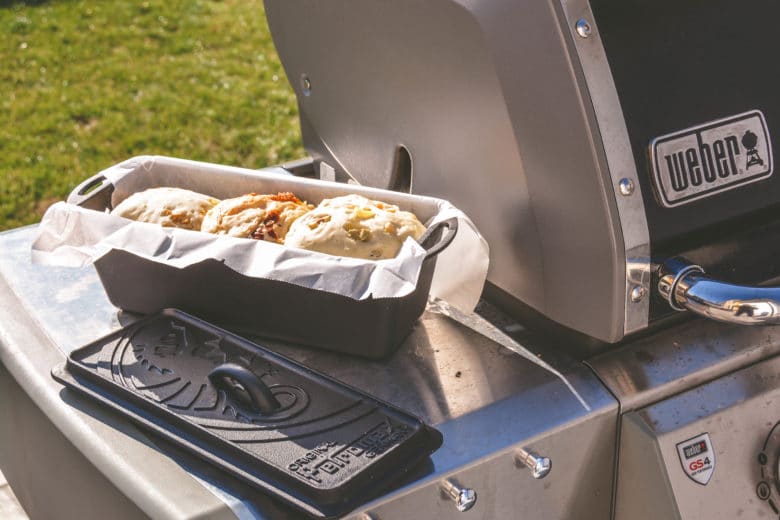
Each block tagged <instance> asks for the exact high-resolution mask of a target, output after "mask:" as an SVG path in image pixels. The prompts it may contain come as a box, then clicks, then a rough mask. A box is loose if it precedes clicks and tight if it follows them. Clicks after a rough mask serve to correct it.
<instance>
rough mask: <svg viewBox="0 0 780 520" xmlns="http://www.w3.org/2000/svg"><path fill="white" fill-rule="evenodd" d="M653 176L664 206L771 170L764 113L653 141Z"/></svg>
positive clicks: (745, 181)
mask: <svg viewBox="0 0 780 520" xmlns="http://www.w3.org/2000/svg"><path fill="white" fill-rule="evenodd" d="M650 152H651V159H652V165H653V181H654V183H655V189H656V193H657V194H658V199H659V201H660V202H661V204H663V205H664V206H665V207H667V208H671V207H674V206H679V205H681V204H686V203H688V202H691V201H694V200H697V199H701V198H704V197H709V196H710V195H714V194H716V193H718V192H721V191H725V190H730V189H732V188H737V187H739V186H743V185H745V184H748V183H751V182H755V181H758V180H761V179H765V178H767V177H769V176H770V175H772V172H773V167H774V165H773V162H772V144H771V141H770V139H769V130H768V129H767V126H766V120H765V119H764V114H762V113H761V112H760V111H758V110H752V111H750V112H745V113H743V114H739V115H736V116H732V117H727V118H724V119H719V120H717V121H711V122H709V123H705V124H702V125H698V126H694V127H692V128H688V129H686V130H681V131H679V132H674V133H671V134H667V135H664V136H661V137H658V138H656V139H654V140H653V142H652V144H651V145H650Z"/></svg>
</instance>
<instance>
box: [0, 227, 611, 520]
mask: <svg viewBox="0 0 780 520" xmlns="http://www.w3.org/2000/svg"><path fill="white" fill-rule="evenodd" d="M35 231H36V228H35V227H31V228H26V229H20V230H15V231H12V232H8V233H4V234H0V249H2V251H3V255H2V256H0V285H2V287H4V289H3V290H2V291H0V308H2V309H3V311H4V313H5V314H4V318H3V320H0V358H2V361H3V363H4V364H5V366H6V367H7V368H8V370H9V372H10V374H11V376H12V377H13V378H14V379H15V380H16V381H17V382H18V384H19V385H20V386H21V387H22V388H23V389H24V391H26V392H28V393H30V394H31V396H32V397H33V400H34V402H35V404H36V406H38V407H39V408H40V409H41V411H42V412H44V413H45V414H46V415H47V416H48V417H49V419H50V420H51V424H52V426H53V428H54V429H56V430H58V431H60V432H62V434H63V435H64V436H66V437H68V439H69V440H70V441H71V442H73V445H74V448H70V449H72V450H73V449H75V450H77V451H78V452H81V453H84V454H85V456H87V457H89V460H90V463H91V464H92V465H93V466H94V468H95V469H96V470H97V475H99V476H100V477H101V478H102V479H104V480H105V481H106V482H114V483H116V485H117V487H118V488H119V489H121V490H122V492H123V493H124V494H125V496H127V497H128V498H129V499H130V500H131V501H132V502H133V503H134V504H137V505H138V507H140V508H142V509H143V510H144V511H147V512H148V513H149V514H150V515H151V516H155V517H160V518H167V517H172V516H176V517H179V518H186V517H195V516H197V514H198V513H196V511H200V513H203V511H211V512H215V514H216V512H221V514H234V513H235V511H236V509H235V508H236V507H239V506H241V507H244V508H245V510H247V511H250V512H251V513H252V514H257V515H261V516H263V517H268V518H276V517H283V516H285V515H289V514H290V512H289V511H288V510H286V509H285V508H283V507H281V506H279V505H278V504H275V503H273V502H271V501H270V500H268V499H266V498H264V497H263V496H262V495H259V494H257V493H252V492H250V491H248V490H247V489H245V488H243V487H241V486H239V485H238V484H237V483H236V482H234V481H232V480H230V479H226V478H225V477H224V476H221V475H220V474H219V472H216V471H213V470H210V469H209V468H208V467H207V466H206V465H205V464H201V463H199V462H198V461H197V460H195V459H192V458H191V457H187V456H186V455H184V454H181V453H178V452H176V451H174V450H172V449H171V448H169V447H168V446H164V445H161V444H159V443H157V442H156V441H155V440H154V439H151V438H147V437H146V436H145V435H144V434H143V433H142V432H140V431H139V430H137V429H136V428H135V427H133V426H130V425H129V424H127V423H125V422H124V421H122V420H121V419H119V418H116V417H114V416H112V415H110V414H108V412H105V411H103V410H102V408H101V407H99V406H97V405H95V404H92V403H90V402H89V401H87V400H84V399H80V398H78V397H77V396H75V395H72V394H71V393H70V392H67V391H62V389H61V387H60V386H59V385H58V384H57V383H55V382H54V381H53V380H52V379H51V378H50V376H49V371H50V370H51V368H52V366H53V365H54V364H55V363H59V362H61V361H62V359H63V356H64V354H65V353H67V352H69V351H71V350H73V349H75V348H77V347H79V346H81V345H84V344H86V343H88V342H90V341H92V340H94V339H95V338H97V337H99V336H101V335H103V334H105V333H107V332H109V331H111V330H114V329H115V328H117V327H118V326H120V324H121V323H125V322H127V321H129V320H133V319H135V318H134V317H133V316H128V315H126V314H121V313H120V314H117V311H116V309H114V308H112V307H111V306H110V305H109V304H108V302H107V301H106V297H105V294H104V292H103V289H102V287H101V285H100V283H99V281H98V280H97V278H96V276H95V274H94V271H93V270H92V269H91V268H87V269H75V270H72V269H64V268H51V267H43V266H33V265H31V264H30V262H29V247H30V243H31V241H32V239H33V235H34V233H35ZM36 338H37V339H36ZM255 339H257V338H255ZM263 343H264V344H266V345H269V346H272V347H274V348H275V349H276V350H278V351H280V352H281V353H283V354H285V355H287V356H289V357H292V358H295V359H297V360H299V361H301V362H303V363H304V364H306V365H308V366H311V367H312V368H314V369H317V370H319V371H321V372H324V373H327V374H328V375H330V376H332V377H335V378H337V379H340V380H342V381H344V382H346V383H348V384H351V385H352V386H355V387H358V388H360V389H362V390H365V391H367V392H369V393H371V394H373V395H374V396H376V397H378V398H380V399H383V400H385V401H388V402H390V403H392V404H394V405H396V406H399V407H402V408H404V409H406V410H408V411H410V412H412V413H414V414H416V415H418V416H420V417H421V418H422V419H423V420H425V421H426V422H428V423H430V424H433V425H435V426H436V427H437V429H439V430H440V431H441V432H442V434H443V436H444V444H443V446H442V447H441V448H440V449H439V450H438V451H437V452H436V453H434V455H433V456H432V458H431V463H430V465H429V466H428V467H427V468H422V469H421V472H420V474H419V475H417V476H415V477H414V478H413V479H412V480H411V481H410V482H408V483H407V484H405V485H404V486H403V487H401V488H400V489H397V490H394V491H391V492H389V493H387V494H386V495H385V496H383V497H381V498H380V499H378V500H376V501H374V502H372V503H371V504H369V505H368V506H366V507H365V508H364V509H363V510H361V511H356V512H355V515H357V516H356V517H359V515H360V514H362V513H364V512H365V513H371V514H372V515H375V516H376V517H378V518H383V519H386V518H408V517H409V514H411V515H412V516H419V515H420V514H424V515H427V516H436V517H438V516H439V515H441V516H442V517H447V516H448V515H450V514H453V515H460V513H458V511H457V509H456V508H455V507H453V505H452V503H451V502H450V501H449V500H447V501H444V500H442V499H441V496H440V490H439V485H440V482H441V481H442V480H443V479H447V478H454V479H456V480H457V481H458V482H463V483H468V486H469V487H471V488H473V489H475V490H478V491H479V492H480V501H479V503H478V504H477V505H476V506H475V507H474V508H473V509H472V510H471V511H470V512H469V513H467V514H470V515H473V516H475V517H480V518H495V517H497V516H502V515H503V516H506V515H511V514H513V513H514V512H515V511H517V510H518V508H519V507H520V504H522V503H526V502H529V503H531V502H533V503H534V504H535V505H534V507H535V508H539V511H545V514H547V513H549V515H551V516H553V517H556V516H557V517H561V518H563V517H565V518H577V517H584V518H590V513H591V512H593V511H595V512H596V514H597V516H600V517H606V516H608V515H609V507H610V502H611V483H612V474H613V473H612V471H613V455H614V444H615V435H616V423H617V403H616V401H615V400H614V399H613V398H612V396H611V395H610V394H609V393H608V392H607V391H606V390H605V389H604V388H603V386H602V385H601V384H600V383H599V381H598V380H597V379H596V378H595V377H594V376H593V374H592V373H591V372H590V371H589V370H588V369H587V368H586V367H584V366H583V365H581V364H579V363H576V362H574V361H572V360H569V359H567V358H565V357H564V356H560V355H557V354H555V352H554V351H545V350H544V349H541V350H534V353H535V355H534V356H530V358H526V357H522V356H519V355H517V354H515V353H513V352H512V351H510V350H508V349H506V348H504V347H502V346H500V345H499V344H497V343H495V342H493V341H492V340H490V339H489V338H486V337H484V336H482V335H480V334H478V333H476V332H474V331H472V330H470V329H469V328H466V327H464V326H461V325H459V324H458V323H456V322H454V321H452V320H450V319H449V318H447V317H445V316H443V315H441V314H438V313H435V312H427V313H426V314H424V315H423V318H422V319H421V320H420V321H419V322H418V324H417V326H416V327H415V330H414V331H413V333H412V335H411V336H410V338H409V339H408V340H407V341H406V342H405V343H404V345H402V347H401V348H400V350H399V351H398V353H396V354H395V355H394V356H392V357H391V358H389V359H387V360H383V361H381V362H380V361H365V360H360V359H355V358H352V357H347V356H343V355H338V354H334V353H330V352H325V351H317V350H313V349H306V348H301V347H296V346H293V345H282V344H278V343H273V342H268V341H263ZM537 355H538V356H542V360H544V361H546V362H547V363H549V364H550V365H552V366H554V369H555V371H556V373H553V372H551V371H550V370H548V369H546V368H544V367H543V366H541V364H540V363H539V362H538V361H535V359H534V358H535V356H537ZM572 389H574V392H573V391H572ZM0 413H3V414H5V413H6V410H4V409H3V410H0ZM6 418H7V417H6V416H4V417H3V420H5V419H6ZM486 425H489V427H486ZM52 442H53V443H54V441H52ZM582 446H587V447H588V449H587V450H582V449H581V447H582ZM521 447H522V448H528V449H531V450H533V451H535V452H540V453H545V455H547V456H549V457H551V458H556V457H557V458H559V459H560V460H564V459H565V460H568V461H570V462H571V464H572V466H573V467H576V468H578V469H577V470H576V471H573V472H554V473H551V474H550V476H548V477H547V478H546V479H545V480H544V481H537V480H535V479H532V478H528V476H527V474H526V473H525V472H519V471H518V470H517V467H516V466H515V453H516V451H517V449H518V448H521ZM8 448H9V446H8V445H5V446H0V450H7V449H8ZM16 449H18V450H20V455H22V456H23V452H22V451H23V450H24V449H28V448H27V447H24V446H23V445H21V444H17V446H16ZM51 449H53V450H58V449H65V447H64V446H62V445H61V444H56V443H54V444H52V445H51ZM4 469H5V468H4ZM17 470H18V468H17ZM28 471H29V472H30V475H29V478H31V479H35V478H36V476H40V475H41V474H42V473H44V472H46V471H47V469H46V468H45V467H43V466H41V467H35V468H29V470H28ZM71 471H73V472H76V473H78V472H79V471H80V469H79V468H71ZM9 473H10V472H9ZM523 477H525V478H523ZM202 480H206V481H208V482H210V483H211V484H212V486H215V487H216V488H217V489H218V490H219V491H221V492H223V493H227V494H228V496H232V497H238V498H240V501H239V503H238V505H236V504H235V503H234V504H233V505H232V506H231V507H230V508H229V507H227V506H225V504H224V503H220V501H219V500H217V499H216V496H215V495H214V494H212V490H211V488H209V489H207V488H206V487H205V485H202V484H200V482H201V481H202ZM170 482H177V486H176V489H173V490H172V489H171V486H170ZM537 482H544V483H545V484H544V485H537V484H536V483H537ZM548 483H549V485H547V484H548ZM161 490H164V492H163V491H161ZM483 490H484V491H483ZM73 498H74V499H76V498H77V497H73ZM207 503H211V504H212V505H211V506H208V507H207V506H205V504H207ZM57 506H58V507H61V508H67V503H59V504H57ZM585 512H588V514H587V515H586V514H585Z"/></svg>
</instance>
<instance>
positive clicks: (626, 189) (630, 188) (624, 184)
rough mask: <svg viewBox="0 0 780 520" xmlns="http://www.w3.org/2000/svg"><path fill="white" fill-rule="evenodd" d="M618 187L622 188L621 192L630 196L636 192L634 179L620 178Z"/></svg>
mask: <svg viewBox="0 0 780 520" xmlns="http://www.w3.org/2000/svg"><path fill="white" fill-rule="evenodd" d="M618 189H619V190H620V194H621V195H623V196H625V197H628V196H629V195H631V194H632V193H634V181H632V180H631V179H626V178H624V179H620V182H619V183H618Z"/></svg>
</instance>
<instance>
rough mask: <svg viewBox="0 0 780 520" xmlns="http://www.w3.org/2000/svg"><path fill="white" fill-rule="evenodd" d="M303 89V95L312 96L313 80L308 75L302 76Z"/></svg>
mask: <svg viewBox="0 0 780 520" xmlns="http://www.w3.org/2000/svg"><path fill="white" fill-rule="evenodd" d="M301 87H302V88H303V95H304V96H309V95H311V80H310V79H309V76H307V75H306V74H302V75H301Z"/></svg>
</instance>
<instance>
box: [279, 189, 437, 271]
mask: <svg viewBox="0 0 780 520" xmlns="http://www.w3.org/2000/svg"><path fill="white" fill-rule="evenodd" d="M424 232H425V226H423V225H422V224H421V223H420V221H419V220H417V217H416V216H415V215H414V214H413V213H410V212H408V211H401V210H400V209H399V208H398V206H394V205H392V204H387V203H384V202H379V201H375V200H370V199H367V198H366V197H363V196H360V195H346V196H343V197H336V198H333V199H325V200H323V201H322V202H321V203H320V204H319V205H318V206H317V207H316V208H315V209H313V210H312V211H310V212H309V213H307V214H306V215H304V216H303V217H301V218H299V219H298V220H296V221H295V223H294V224H293V225H292V227H291V228H290V232H289V233H288V234H287V238H286V240H285V245H287V246H291V247H300V248H303V249H310V250H313V251H319V252H320V253H327V254H330V255H339V256H349V257H353V258H365V259H370V260H380V259H382V258H393V257H395V256H396V255H397V254H398V251H399V250H400V249H401V245H402V244H403V243H404V241H405V240H406V237H412V238H413V239H415V240H417V239H419V238H420V237H421V236H422V234H423V233H424Z"/></svg>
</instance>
